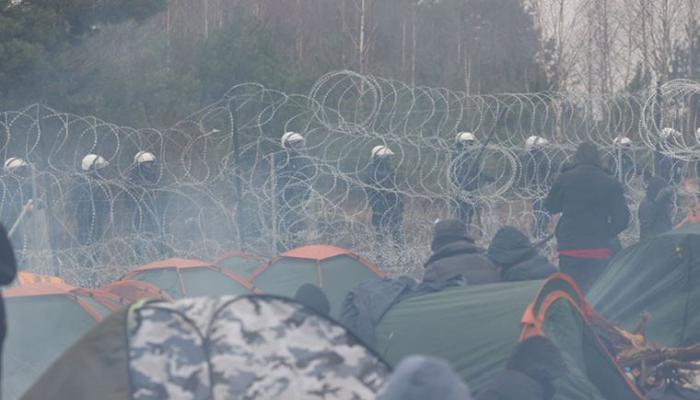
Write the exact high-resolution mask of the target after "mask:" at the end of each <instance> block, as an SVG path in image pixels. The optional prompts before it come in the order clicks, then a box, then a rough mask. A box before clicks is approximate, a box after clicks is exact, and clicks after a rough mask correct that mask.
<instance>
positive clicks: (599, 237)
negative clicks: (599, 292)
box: [545, 142, 630, 293]
mask: <svg viewBox="0 0 700 400" xmlns="http://www.w3.org/2000/svg"><path fill="white" fill-rule="evenodd" d="M545 207H546V208H547V210H549V211H550V212H551V213H552V214H558V213H561V214H562V216H561V219H560V220H559V223H558V225H557V228H556V231H555V235H556V238H557V245H558V250H559V269H560V270H561V272H563V273H565V274H568V275H569V276H571V277H572V278H573V279H574V280H575V281H576V283H577V284H578V285H579V287H580V289H581V290H582V291H583V292H584V293H585V292H587V291H588V289H590V287H591V286H592V285H593V283H594V282H595V281H596V279H598V277H599V276H600V274H602V273H603V271H604V270H605V268H606V267H607V265H608V260H609V258H610V255H611V244H612V243H614V242H615V240H616V238H617V235H619V234H620V233H621V232H622V231H624V230H625V229H627V226H628V224H629V220H630V212H629V208H628V207H627V202H626V200H625V195H624V192H623V188H622V185H621V184H620V182H619V181H618V180H616V179H615V178H613V177H611V176H610V175H609V174H608V173H607V172H606V171H605V170H603V168H602V166H601V163H600V155H599V153H598V149H597V148H596V147H595V145H594V144H592V143H589V142H584V143H581V144H580V145H579V147H578V149H577V150H576V154H575V156H574V164H573V165H572V166H571V167H569V168H568V169H567V170H566V171H564V172H562V174H561V175H560V176H559V178H557V181H556V182H555V183H554V185H553V186H552V188H551V190H550V192H549V194H548V196H547V199H546V200H545Z"/></svg>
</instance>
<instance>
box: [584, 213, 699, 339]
mask: <svg viewBox="0 0 700 400" xmlns="http://www.w3.org/2000/svg"><path fill="white" fill-rule="evenodd" d="M587 298H588V301H589V302H590V303H591V304H592V305H593V307H594V308H595V310H596V311H598V312H599V313H601V314H602V315H603V316H605V317H606V318H608V319H609V320H613V321H617V322H619V323H621V324H622V325H623V326H624V327H625V328H627V329H630V330H631V329H634V327H635V326H636V325H637V324H638V322H639V318H640V315H641V313H642V312H644V311H647V312H649V313H650V314H651V316H652V318H651V320H650V321H649V323H648V325H647V330H646V333H647V337H648V339H649V340H650V341H652V342H656V343H660V344H663V345H665V346H688V345H691V344H695V343H697V342H700V225H697V224H694V225H687V226H685V227H684V228H682V229H680V230H676V231H671V232H668V233H666V234H663V235H660V236H658V237H655V238H653V239H651V240H648V241H645V242H642V243H639V244H637V245H634V246H632V247H630V248H627V249H625V250H624V251H623V252H622V253H621V254H619V255H618V256H617V257H615V259H614V260H613V261H612V263H611V265H610V268H609V269H608V271H607V272H606V273H605V274H604V275H603V276H601V278H600V280H599V281H598V282H597V283H596V284H595V285H594V286H593V288H592V289H591V290H590V292H589V293H588V295H587Z"/></svg>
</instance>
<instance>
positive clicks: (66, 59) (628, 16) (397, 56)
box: [0, 0, 700, 127]
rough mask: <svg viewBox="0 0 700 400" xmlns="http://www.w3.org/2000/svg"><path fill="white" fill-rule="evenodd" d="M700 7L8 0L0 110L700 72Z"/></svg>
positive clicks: (144, 114)
mask: <svg viewBox="0 0 700 400" xmlns="http://www.w3.org/2000/svg"><path fill="white" fill-rule="evenodd" d="M699 13H700V4H696V1H695V0H323V1H321V0H55V1H46V0H0V109H4V110H7V109H17V108H20V107H23V106H26V105H28V104H32V103H44V104H46V105H48V106H50V107H54V108H56V109H58V110H61V111H66V112H74V113H79V114H91V115H96V116H98V117H100V118H102V119H104V120H107V121H110V122H114V123H117V124H125V125H131V126H135V127H167V126H170V125H172V124H173V123H175V122H177V121H178V120H180V119H182V118H183V117H185V116H186V115H188V114H189V113H191V112H193V111H195V110H197V109H199V108H201V107H203V106H206V105H207V104H210V103H211V102H213V101H215V100H217V99H218V98H220V97H221V96H222V95H223V94H224V93H225V92H226V91H227V90H228V89H229V88H230V87H232V86H233V85H236V84H239V83H245V82H258V83H261V84H263V85H265V86H266V87H269V88H274V89H279V90H283V91H288V92H295V93H307V92H308V90H309V89H310V87H311V85H312V84H313V82H315V81H316V79H318V78H319V77H320V76H322V75H323V74H325V73H326V72H329V71H333V70H342V69H349V70H354V71H357V72H359V73H361V74H373V75H377V76H382V77H387V78H392V79H397V80H401V81H405V82H407V83H409V84H411V85H419V86H432V87H447V88H449V89H452V90H459V91H464V92H467V93H469V94H490V93H503V92H539V91H573V92H582V93H585V94H588V95H593V96H598V95H614V94H624V93H629V92H635V91H637V90H639V89H641V88H644V87H648V86H650V85H653V84H655V83H656V82H657V81H661V82H665V81H668V80H670V79H675V78H689V79H697V78H699V76H698V75H700V71H698V68H699V67H698V64H699V63H698V61H700V51H698V44H699V43H700V37H699V32H698V31H699V30H698V24H697V19H698V14H699Z"/></svg>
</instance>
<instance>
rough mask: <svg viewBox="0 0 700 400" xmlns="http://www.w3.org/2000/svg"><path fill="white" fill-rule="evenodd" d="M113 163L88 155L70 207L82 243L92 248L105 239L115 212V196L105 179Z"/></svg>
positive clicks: (72, 195) (83, 162)
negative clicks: (107, 170) (107, 168)
mask: <svg viewBox="0 0 700 400" xmlns="http://www.w3.org/2000/svg"><path fill="white" fill-rule="evenodd" d="M107 166H109V162H107V160H105V159H104V158H102V157H101V156H99V155H97V154H88V155H86V156H85V157H84V158H83V160H82V162H81V165H80V167H81V169H82V171H83V173H82V174H80V175H79V176H78V178H77V182H76V183H75V186H74V188H73V191H72V193H71V195H70V198H71V202H70V205H71V207H72V208H73V215H75V218H76V230H77V231H76V236H77V239H78V243H79V244H80V245H82V246H89V245H92V244H94V243H96V242H97V241H98V240H100V239H102V236H103V235H104V233H105V230H106V229H107V224H108V222H109V215H110V212H111V206H112V205H111V196H110V193H109V188H108V187H107V184H106V180H105V175H104V172H105V168H106V167H107Z"/></svg>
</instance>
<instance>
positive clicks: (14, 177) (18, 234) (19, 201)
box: [0, 157, 36, 254]
mask: <svg viewBox="0 0 700 400" xmlns="http://www.w3.org/2000/svg"><path fill="white" fill-rule="evenodd" d="M31 168H32V167H31V166H30V165H29V163H27V162H26V161H25V160H23V159H21V158H18V157H10V158H8V159H7V160H6V161H5V165H4V171H5V175H4V176H3V177H2V182H1V185H0V207H1V209H0V222H2V223H3V224H4V225H5V226H7V227H8V229H11V228H12V226H14V225H15V223H17V222H19V224H18V225H17V228H16V229H15V232H14V233H13V235H12V238H11V242H12V245H13V247H14V249H15V250H16V251H18V252H20V254H21V253H22V252H24V251H26V250H27V249H26V246H27V244H28V242H29V240H28V239H29V238H28V236H27V234H28V232H27V230H26V229H23V225H24V224H23V222H24V221H26V220H27V219H28V217H29V216H28V215H26V214H25V215H24V217H23V221H19V217H20V215H22V210H23V209H25V208H26V207H28V206H29V201H30V200H32V199H33V198H34V186H33V185H32V176H31V175H32V171H31ZM34 206H36V205H33V206H30V207H29V208H27V211H30V210H31V209H32V208H33V207H34Z"/></svg>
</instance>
